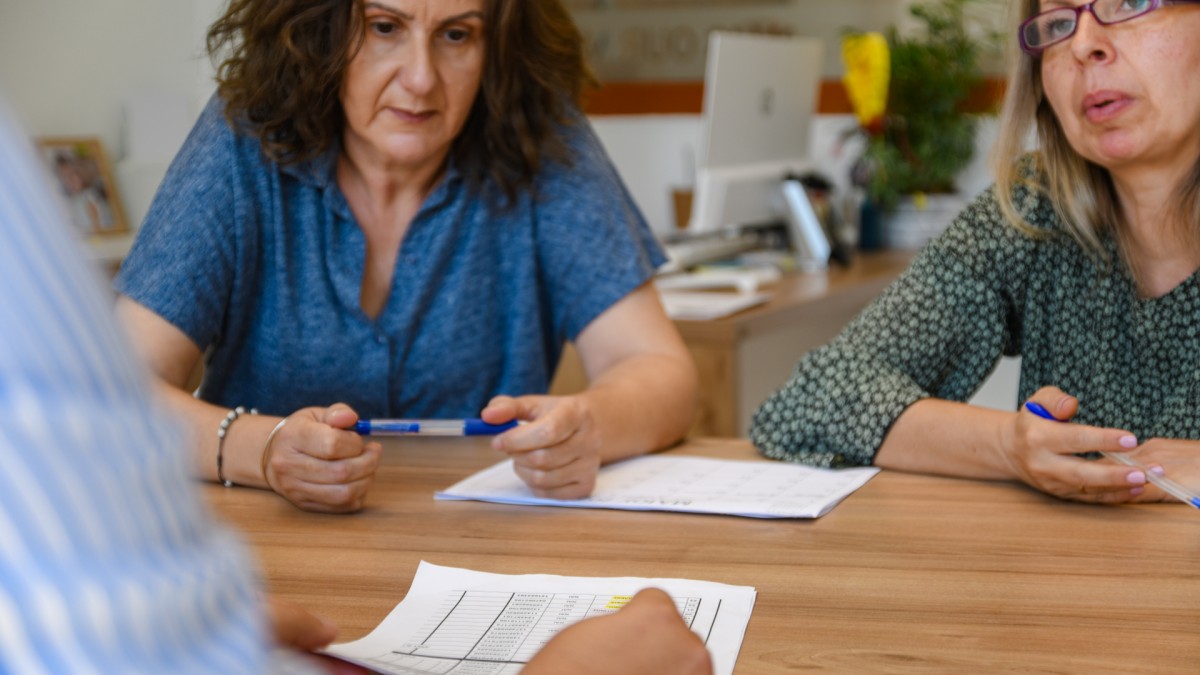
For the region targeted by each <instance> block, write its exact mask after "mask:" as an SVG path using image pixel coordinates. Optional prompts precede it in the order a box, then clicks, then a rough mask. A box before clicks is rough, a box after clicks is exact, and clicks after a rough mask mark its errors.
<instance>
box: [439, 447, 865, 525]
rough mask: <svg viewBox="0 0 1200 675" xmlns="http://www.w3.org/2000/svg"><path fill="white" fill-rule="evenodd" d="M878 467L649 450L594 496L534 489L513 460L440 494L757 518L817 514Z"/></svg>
mask: <svg viewBox="0 0 1200 675" xmlns="http://www.w3.org/2000/svg"><path fill="white" fill-rule="evenodd" d="M877 473H879V469H877V468H874V467H863V468H855V469H837V470H831V469H814V468H812V467H808V466H801V465H799V464H787V463H784V462H745V461H734V460H723V459H710V458H708V457H687V456H683V455H649V456H645V457H635V458H633V459H627V460H625V461H622V462H617V463H615V464H609V465H608V466H605V467H603V468H601V469H600V475H599V476H598V477H597V478H596V489H595V490H594V491H593V492H592V496H591V497H588V498H586V499H575V500H559V499H544V498H541V497H535V496H534V495H533V493H532V492H530V491H529V488H528V487H526V486H525V484H524V483H522V482H521V479H519V478H517V476H516V474H514V473H513V470H512V460H507V461H504V462H501V463H499V464H497V465H495V466H492V467H490V468H487V469H484V470H483V471H480V472H479V473H476V474H475V475H473V476H470V477H468V478H466V479H464V480H462V481H459V482H458V483H455V484H454V485H452V486H450V487H449V488H447V489H445V490H443V491H441V492H439V493H437V494H436V495H435V498H436V499H473V500H478V501H485V502H499V503H501V504H535V505H541V506H569V507H575V508H591V509H626V510H635V511H685V512H688V513H720V514H725V515H731V516H746V517H751V518H817V517H820V516H822V515H824V514H826V513H828V512H829V510H830V509H832V508H833V507H834V506H836V505H837V503H838V502H840V501H842V500H843V499H845V498H846V496H847V495H849V494H850V493H852V492H854V491H855V490H857V489H858V488H860V487H862V486H863V485H864V484H865V483H866V482H867V481H869V480H871V477H872V476H874V475H875V474H877Z"/></svg>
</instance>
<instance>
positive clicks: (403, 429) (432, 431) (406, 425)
mask: <svg viewBox="0 0 1200 675" xmlns="http://www.w3.org/2000/svg"><path fill="white" fill-rule="evenodd" d="M515 426H517V421H516V420H513V421H511V422H505V423H504V424H488V423H487V422H484V421H483V420H481V419H466V420H359V421H358V423H357V424H355V425H354V431H356V432H358V434H359V435H362V436H495V435H496V434H499V433H503V432H505V431H508V430H509V429H512V428H513V427H515Z"/></svg>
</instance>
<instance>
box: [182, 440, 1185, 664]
mask: <svg viewBox="0 0 1200 675" xmlns="http://www.w3.org/2000/svg"><path fill="white" fill-rule="evenodd" d="M672 452H679V453H682V454H691V455H706V456H714V457H723V458H731V459H751V458H755V457H756V455H755V453H754V450H753V449H752V448H751V447H750V445H749V444H748V443H747V442H745V441H740V440H721V441H717V440H699V441H693V442H690V443H688V444H686V445H684V446H682V447H680V448H678V449H676V450H674V451H672ZM497 459H498V458H497V456H496V454H495V452H494V451H492V450H491V449H490V448H488V447H487V441H486V439H484V440H482V441H480V440H475V439H469V440H468V439H452V440H439V439H420V440H419V441H418V440H410V441H396V440H394V439H389V440H387V441H385V444H384V455H383V466H382V467H381V469H380V471H379V474H378V476H377V478H376V480H375V485H374V487H373V488H372V491H371V495H370V497H369V499H368V502H367V509H366V510H365V511H364V512H362V513H359V514H356V515H351V516H327V515H319V514H311V513H304V512H301V511H298V510H296V509H295V508H294V507H292V506H291V505H290V504H288V503H287V502H285V501H284V500H283V499H282V498H280V497H277V496H276V495H274V494H271V493H268V492H265V491H260V490H252V489H245V488H241V489H226V488H223V487H220V486H218V485H215V484H210V485H206V486H204V492H205V496H206V497H207V501H208V502H209V503H210V504H211V505H213V506H214V507H215V508H216V510H217V511H218V512H219V513H220V514H221V515H222V516H224V517H225V518H226V519H227V520H229V521H231V522H232V523H233V524H234V525H235V526H237V527H239V528H241V529H242V531H243V532H244V533H245V535H246V536H247V537H248V538H249V540H250V543H251V544H252V545H253V547H254V549H255V550H256V552H257V555H258V558H259V560H260V563H261V565H262V566H263V569H264V573H265V577H266V581H267V585H268V586H269V588H270V590H271V591H273V592H274V593H277V594H279V595H280V596H282V597H284V598H286V599H288V600H292V601H295V602H298V603H300V604H302V605H304V606H305V607H307V608H309V609H311V610H313V611H315V612H317V613H319V614H321V615H322V616H325V617H327V618H329V619H331V620H333V621H334V622H335V623H336V624H337V625H338V626H340V628H341V635H340V636H339V641H348V640H352V639H357V638H359V637H361V636H363V635H365V634H366V633H368V632H369V631H370V630H371V629H373V628H374V627H375V626H376V625H377V624H378V623H379V622H380V621H381V620H382V619H383V617H384V616H386V615H387V613H388V612H389V611H391V609H392V607H393V606H395V604H396V603H397V602H399V601H400V600H401V599H402V598H403V597H404V594H405V593H406V592H407V591H408V588H409V585H410V584H411V583H412V578H413V575H414V574H415V572H416V569H417V563H418V562H419V561H420V560H422V559H424V560H428V561H429V562H432V563H436V564H439V565H448V566H452V567H465V568H471V569H477V570H482V571H486V572H496V573H502V574H524V573H545V574H560V575H572V576H575V575H578V576H625V575H629V576H637V577H682V578H687V579H702V580H707V581H718V582H723V583H728V584H739V585H752V586H755V587H756V588H757V589H758V601H757V602H756V604H755V608H754V613H753V615H752V616H751V618H750V624H749V626H748V628H747V631H746V637H745V642H744V643H743V646H742V651H741V655H740V657H739V658H738V667H737V671H736V672H737V673H739V674H742V675H754V674H758V673H783V672H793V671H796V670H820V671H824V672H837V673H865V672H911V673H918V672H921V673H923V672H955V673H969V672H1001V671H1002V672H1055V673H1067V672H1072V673H1084V672H1125V673H1130V672H1145V673H1149V672H1153V673H1174V672H1187V673H1194V672H1196V669H1197V667H1198V665H1200V609H1198V608H1200V568H1198V567H1197V565H1196V561H1197V560H1198V559H1200V536H1197V534H1198V532H1200V529H1198V528H1200V516H1198V515H1197V514H1196V512H1195V511H1194V510H1193V509H1190V508H1188V507H1186V506H1184V505H1182V504H1170V505H1165V504H1164V505H1146V506H1125V507H1104V506H1091V505H1084V504H1074V503H1067V502H1061V501H1058V500H1056V499H1054V498H1051V497H1047V496H1045V495H1042V494H1040V493H1037V492H1034V491H1033V490H1030V489H1028V488H1025V487H1023V486H1020V485H1015V484H1009V483H987V482H975V481H964V480H954V479H947V478H934V477H929V476H917V475H910V474H903V473H892V472H887V471H885V472H883V473H881V474H880V475H879V476H877V477H875V478H874V479H873V480H872V481H871V482H870V483H868V484H867V485H866V486H865V487H864V488H862V489H861V490H859V491H858V492H856V493H855V494H853V495H851V496H850V497H848V498H847V499H846V500H845V501H844V502H842V503H841V504H840V505H839V506H837V507H836V508H835V509H834V510H833V511H832V512H831V513H829V514H828V515H826V516H824V517H822V518H820V519H818V520H813V521H805V520H755V519H749V518H735V517H730V516H710V515H692V514H681V513H638V512H629V511H601V510H581V509H564V508H554V507H521V506H505V505H498V504H485V503H482V502H437V501H434V500H433V493H434V491H435V490H437V489H440V488H444V487H447V486H449V485H451V484H453V483H454V482H456V481H458V480H460V479H462V478H464V477H466V476H467V475H469V474H471V473H473V472H474V471H476V470H478V469H481V468H484V467H485V466H489V465H490V464H492V463H493V462H495V461H496V460H497ZM760 461H765V460H760Z"/></svg>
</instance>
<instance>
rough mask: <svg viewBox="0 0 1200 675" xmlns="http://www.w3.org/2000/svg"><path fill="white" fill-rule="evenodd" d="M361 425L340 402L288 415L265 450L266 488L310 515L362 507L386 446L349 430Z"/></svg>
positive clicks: (345, 511) (355, 509)
mask: <svg viewBox="0 0 1200 675" xmlns="http://www.w3.org/2000/svg"><path fill="white" fill-rule="evenodd" d="M357 421H358V415H357V414H356V413H355V412H354V411H353V410H351V409H350V407H349V406H347V405H345V404H341V403H338V404H334V405H332V406H330V407H328V408H303V409H301V410H297V411H296V412H294V413H292V414H291V415H289V416H288V417H287V422H286V423H285V424H284V425H283V427H282V428H280V429H279V431H278V433H276V434H275V437H274V438H272V439H271V442H270V443H269V444H268V445H267V447H265V448H263V454H264V456H263V475H264V477H265V478H266V480H267V485H269V486H270V487H271V489H272V490H274V491H275V492H278V493H279V494H280V495H283V497H284V498H285V499H287V500H288V501H290V502H291V503H293V504H295V505H296V506H298V507H299V508H301V509H304V510H306V511H322V512H326V513H349V512H352V511H358V510H359V509H361V508H362V507H363V503H364V501H365V500H366V497H367V491H368V490H369V489H370V487H371V482H372V481H373V480H374V478H375V470H376V469H378V468H379V457H380V455H381V453H382V451H383V448H382V446H380V444H379V443H377V442H366V441H364V439H363V437H362V436H359V435H358V434H357V433H355V432H354V431H351V430H349V429H352V428H353V427H354V423H355V422H357Z"/></svg>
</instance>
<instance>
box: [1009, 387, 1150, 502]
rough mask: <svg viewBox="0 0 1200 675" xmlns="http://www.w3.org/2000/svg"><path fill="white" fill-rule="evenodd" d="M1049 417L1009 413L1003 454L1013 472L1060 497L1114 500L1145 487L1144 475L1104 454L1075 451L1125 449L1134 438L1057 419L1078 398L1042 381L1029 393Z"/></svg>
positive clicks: (1067, 416)
mask: <svg viewBox="0 0 1200 675" xmlns="http://www.w3.org/2000/svg"><path fill="white" fill-rule="evenodd" d="M1029 400H1030V401H1031V402H1034V403H1038V404H1039V405H1041V406H1042V407H1043V408H1045V409H1046V410H1047V411H1048V412H1049V413H1050V414H1051V415H1053V416H1054V418H1055V420H1057V421H1055V420H1047V419H1043V418H1041V417H1039V416H1037V415H1034V414H1033V413H1031V412H1029V411H1028V410H1026V409H1024V408H1022V409H1021V410H1020V411H1019V412H1018V413H1017V414H1016V415H1015V416H1014V419H1013V424H1012V427H1011V429H1010V433H1011V438H1010V439H1009V441H1008V442H1007V443H1006V447H1007V448H1008V452H1007V453H1006V455H1005V456H1006V459H1007V461H1008V464H1009V467H1008V468H1009V470H1010V471H1011V472H1012V474H1013V475H1014V476H1016V477H1017V478H1020V479H1021V480H1023V481H1024V482H1026V483H1028V484H1029V485H1032V486H1033V487H1035V488H1037V489H1039V490H1041V491H1043V492H1047V493H1049V494H1052V495H1055V496H1056V497H1060V498H1062V499H1070V500H1074V501H1081V502H1103V503H1118V502H1128V501H1131V500H1133V499H1134V498H1135V497H1137V496H1138V495H1140V494H1142V492H1143V491H1144V490H1145V485H1146V475H1145V474H1144V473H1143V472H1142V471H1140V470H1138V469H1134V468H1131V467H1128V466H1125V465H1122V464H1117V463H1115V462H1112V461H1110V460H1107V459H1105V460H1100V461H1092V460H1087V459H1083V458H1080V457H1076V456H1075V455H1077V454H1081V453H1085V452H1128V451H1130V450H1131V449H1133V448H1136V447H1137V444H1138V442H1137V438H1136V437H1134V435H1133V434H1131V433H1129V432H1128V431H1124V430H1122V429H1106V428H1102V427H1091V426H1085V425H1082V424H1062V422H1067V421H1070V420H1071V418H1073V417H1074V416H1075V414H1076V413H1077V412H1078V411H1079V402H1078V401H1077V400H1076V399H1075V397H1073V396H1070V395H1068V394H1066V393H1065V392H1063V391H1062V390H1061V389H1059V388H1057V387H1042V388H1041V389H1039V390H1037V392H1035V393H1034V395H1033V396H1031V397H1030V398H1029Z"/></svg>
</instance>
